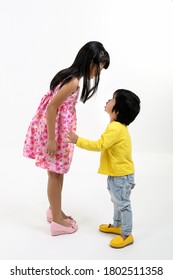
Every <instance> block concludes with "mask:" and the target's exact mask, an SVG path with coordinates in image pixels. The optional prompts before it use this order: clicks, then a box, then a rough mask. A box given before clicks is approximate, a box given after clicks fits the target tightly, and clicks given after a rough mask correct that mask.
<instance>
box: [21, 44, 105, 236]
mask: <svg viewBox="0 0 173 280" xmlns="http://www.w3.org/2000/svg"><path fill="white" fill-rule="evenodd" d="M109 63H110V59H109V54H108V52H107V51H106V50H105V48H104V47H103V45H102V44H101V43H100V42H97V41H91V42H88V43H87V44H85V45H84V46H83V47H82V48H81V49H80V50H79V52H78V54H77V56H76V58H75V60H74V62H73V64H72V65H71V66H70V67H69V68H66V69H64V70H61V71H60V72H58V73H57V74H56V75H55V77H54V78H53V79H52V81H51V83H50V90H49V92H48V93H47V94H46V95H45V96H44V97H43V98H42V100H41V103H40V105H39V107H38V109H37V112H36V114H35V116H34V117H33V119H32V121H31V123H30V126H29V128H28V132H27V135H26V139H25V143H24V152H23V154H24V156H26V157H28V158H32V159H35V162H36V166H39V167H41V168H45V169H47V171H48V200H49V203H50V207H49V209H48V210H47V212H46V215H47V220H48V221H49V222H51V225H50V231H51V234H52V235H60V234H68V233H73V232H75V231H76V230H77V224H76V222H75V221H74V220H73V219H72V218H71V217H69V216H67V215H65V213H64V212H63V211H62V209H61V193H62V186H63V176H64V174H65V173H67V172H68V171H69V168H70V164H71V161H72V156H73V149H74V145H73V144H72V143H67V141H66V133H67V132H68V131H76V111H75V105H76V102H77V98H78V95H79V81H80V79H81V78H83V87H82V92H81V97H80V100H81V101H82V102H83V103H85V102H86V101H87V100H88V99H90V98H91V97H92V96H93V95H94V94H95V92H96V91H97V88H98V84H99V79H100V72H101V70H102V69H103V68H105V69H107V68H108V66H109ZM91 79H94V82H93V85H92V86H91V84H90V80H91Z"/></svg>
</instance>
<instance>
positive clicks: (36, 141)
mask: <svg viewBox="0 0 173 280" xmlns="http://www.w3.org/2000/svg"><path fill="white" fill-rule="evenodd" d="M59 89H60V85H58V86H57V87H56V88H55V90H54V91H52V90H50V91H49V92H48V93H47V94H46V95H45V96H44V97H43V98H42V100H41V102H40V105H39V107H38V109H37V111H36V114H35V116H34V117H33V119H32V121H31V123H30V125H29V128H28V131H27V134H26V138H25V143H24V149H23V155H24V156H25V157H28V158H32V159H35V163H36V166H39V167H41V168H45V169H47V170H49V171H52V172H55V173H59V174H64V173H67V172H68V171H69V168H70V164H71V161H72V156H73V150H74V145H73V144H71V143H67V138H66V134H67V132H68V131H70V130H72V131H76V109H75V105H76V103H77V99H78V95H79V88H78V89H77V91H76V92H74V93H73V94H72V95H70V96H69V97H68V98H67V99H66V100H65V101H64V102H63V103H62V104H61V105H60V107H59V108H58V110H57V115H56V122H55V138H56V144H57V152H56V155H55V156H54V157H53V158H51V157H50V156H49V155H48V154H47V153H46V144H47V125H46V109H47V105H48V104H49V102H50V100H51V99H52V98H53V97H54V96H55V94H58V91H59Z"/></svg>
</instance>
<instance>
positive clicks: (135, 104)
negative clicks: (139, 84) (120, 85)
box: [112, 89, 140, 125]
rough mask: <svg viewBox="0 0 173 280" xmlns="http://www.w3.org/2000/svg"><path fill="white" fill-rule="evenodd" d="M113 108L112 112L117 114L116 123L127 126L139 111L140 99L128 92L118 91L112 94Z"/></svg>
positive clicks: (124, 90)
mask: <svg viewBox="0 0 173 280" xmlns="http://www.w3.org/2000/svg"><path fill="white" fill-rule="evenodd" d="M113 97H114V98H115V106H114V107H113V108H112V112H113V111H114V112H115V113H117V118H116V121H118V122H120V123H122V124H125V125H129V124H130V123H131V122H133V121H134V119H135V118H136V116H137V115H138V114H139V111H140V99H139V97H138V96H137V95H136V94H135V93H133V92H132V91H130V90H126V89H118V90H116V91H115V92H114V94H113Z"/></svg>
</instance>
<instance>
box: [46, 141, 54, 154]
mask: <svg viewBox="0 0 173 280" xmlns="http://www.w3.org/2000/svg"><path fill="white" fill-rule="evenodd" d="M46 153H47V154H48V155H49V156H50V157H54V156H55V154H56V141H55V140H48V141H47V145H46Z"/></svg>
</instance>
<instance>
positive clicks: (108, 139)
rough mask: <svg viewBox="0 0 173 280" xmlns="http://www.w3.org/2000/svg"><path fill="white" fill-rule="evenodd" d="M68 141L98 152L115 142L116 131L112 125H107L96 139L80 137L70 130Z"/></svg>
mask: <svg viewBox="0 0 173 280" xmlns="http://www.w3.org/2000/svg"><path fill="white" fill-rule="evenodd" d="M68 139H69V142H71V143H73V144H76V146H78V147H80V148H82V149H85V150H88V151H96V152H100V151H102V150H105V149H108V148H109V147H110V146H112V145H113V144H114V143H115V142H116V132H115V129H114V128H112V126H109V125H108V127H107V129H106V130H105V132H104V133H103V134H102V135H101V137H100V139H99V140H97V141H92V140H88V139H85V138H81V137H79V136H78V135H76V134H75V133H74V132H72V131H71V132H70V133H69V135H68Z"/></svg>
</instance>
